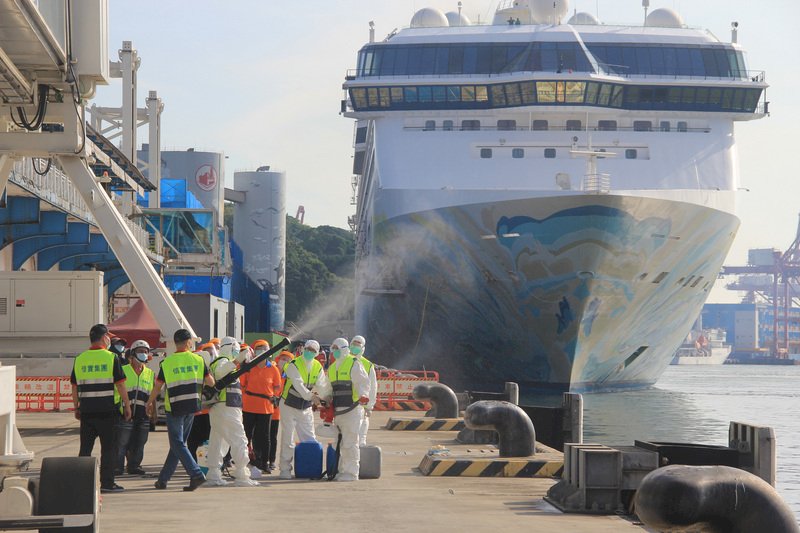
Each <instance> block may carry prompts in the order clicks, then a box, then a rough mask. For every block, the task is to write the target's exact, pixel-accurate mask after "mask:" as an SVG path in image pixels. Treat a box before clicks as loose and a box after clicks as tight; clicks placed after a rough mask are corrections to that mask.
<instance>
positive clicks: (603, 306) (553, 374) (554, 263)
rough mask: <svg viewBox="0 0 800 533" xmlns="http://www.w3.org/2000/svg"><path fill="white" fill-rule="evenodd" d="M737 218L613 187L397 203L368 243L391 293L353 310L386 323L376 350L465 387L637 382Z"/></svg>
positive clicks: (659, 366)
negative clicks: (617, 192)
mask: <svg viewBox="0 0 800 533" xmlns="http://www.w3.org/2000/svg"><path fill="white" fill-rule="evenodd" d="M588 202H591V203H589V204H588V205H581V203H588ZM676 205H680V207H681V210H680V211H677V210H676ZM677 212H680V213H681V216H680V217H678V218H673V217H674V215H675V214H676V213H677ZM511 213H513V215H512V214H511ZM521 213H528V214H521ZM737 224H738V220H736V219H735V217H732V216H727V215H724V214H722V213H720V212H718V211H714V210H711V209H707V208H703V207H699V206H695V207H694V208H692V207H690V206H688V205H687V204H679V203H677V202H672V201H666V200H658V199H647V198H632V197H623V196H614V195H608V196H603V197H597V196H591V197H587V196H586V195H580V196H568V197H559V198H550V199H541V198H539V199H535V200H534V199H531V200H511V201H505V202H487V203H481V204H469V205H462V206H457V207H448V208H441V209H436V210H431V211H423V212H417V213H413V214H410V215H404V216H400V217H397V218H393V219H389V220H387V221H385V222H383V223H382V224H381V229H380V231H381V235H382V236H383V237H384V238H382V239H379V240H378V242H376V248H375V252H376V254H375V255H374V256H373V260H374V258H375V256H378V257H380V258H381V260H380V261H379V262H377V263H376V266H377V267H378V268H376V271H377V272H381V273H383V274H384V276H385V273H386V272H393V273H394V274H395V275H396V277H395V278H393V279H395V282H394V285H393V286H396V287H398V288H399V289H400V290H401V291H402V294H403V296H402V297H394V298H389V297H377V296H376V297H367V298H363V299H362V300H361V302H362V305H360V310H359V314H360V316H363V317H366V319H367V320H368V321H369V323H370V324H372V327H373V328H374V329H375V330H376V332H377V331H380V333H379V334H378V335H380V336H383V337H386V329H385V327H383V326H385V324H386V323H387V321H390V323H392V324H394V325H395V326H396V327H395V329H396V330H397V331H398V332H399V333H398V335H397V336H394V337H392V342H391V343H387V345H386V346H385V348H384V350H385V352H384V353H386V354H387V355H388V354H392V356H391V357H387V359H389V360H398V361H400V362H402V363H413V364H415V365H417V366H415V367H414V368H416V367H421V366H422V365H425V367H426V368H436V369H437V370H439V371H440V372H441V373H442V376H443V379H445V380H446V381H450V382H454V383H457V384H463V385H464V386H466V387H472V386H475V384H477V383H480V384H481V385H480V386H485V385H486V383H487V382H491V383H495V384H502V382H503V381H516V382H518V383H520V384H521V385H523V386H528V388H531V387H533V388H537V387H544V388H549V387H554V388H556V389H560V390H565V389H568V388H570V387H572V388H573V390H575V389H578V388H584V387H583V386H585V387H586V388H591V387H592V386H594V384H596V383H601V384H603V386H604V387H613V386H618V385H619V386H636V385H637V384H638V386H642V385H645V384H650V383H652V382H654V381H655V379H656V378H657V377H658V375H659V374H660V373H661V371H663V368H665V367H666V365H667V364H668V362H669V354H668V352H669V350H670V346H673V345H674V346H675V347H677V345H679V344H680V342H681V341H682V337H683V336H685V332H684V331H683V330H684V329H686V331H688V328H689V327H690V326H691V321H692V320H693V318H692V315H693V314H696V312H699V309H700V306H702V303H703V301H704V300H705V297H706V295H707V290H706V289H707V288H708V284H709V282H710V281H711V280H713V278H714V276H715V274H716V272H717V271H718V268H719V265H720V264H721V262H722V259H723V258H724V255H725V253H726V251H727V249H728V247H729V246H730V242H731V241H732V238H733V236H734V235H735V228H736V226H737ZM398 236H402V238H399V237H398ZM487 236H490V237H487ZM398 243H403V244H404V246H397V244H398ZM689 275H693V276H692V278H689ZM685 279H690V280H692V281H691V283H694V285H691V286H690V287H688V288H684V286H683V284H684V283H685ZM700 280H704V281H705V282H704V283H700ZM662 281H663V282H662ZM695 281H697V283H695ZM395 354H396V355H395ZM406 368H411V367H410V366H406ZM576 383H579V384H582V385H580V386H577V387H576V386H575V384H576ZM617 384H618V385H617Z"/></svg>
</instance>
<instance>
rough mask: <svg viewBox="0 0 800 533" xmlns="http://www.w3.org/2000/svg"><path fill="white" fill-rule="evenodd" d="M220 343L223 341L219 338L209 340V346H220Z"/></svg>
mask: <svg viewBox="0 0 800 533" xmlns="http://www.w3.org/2000/svg"><path fill="white" fill-rule="evenodd" d="M220 342H221V341H220V340H219V339H218V338H217V337H214V338H213V339H208V344H219V343H220Z"/></svg>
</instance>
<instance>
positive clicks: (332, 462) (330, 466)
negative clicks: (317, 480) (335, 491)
mask: <svg viewBox="0 0 800 533" xmlns="http://www.w3.org/2000/svg"><path fill="white" fill-rule="evenodd" d="M337 462H338V461H337V458H336V447H335V446H334V445H333V444H331V443H330V442H329V443H328V447H327V449H326V450H325V471H326V472H328V474H330V473H331V472H333V470H334V469H335V468H336V463H337Z"/></svg>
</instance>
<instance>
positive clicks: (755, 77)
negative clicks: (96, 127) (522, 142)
mask: <svg viewBox="0 0 800 533" xmlns="http://www.w3.org/2000/svg"><path fill="white" fill-rule="evenodd" d="M597 66H598V71H594V70H572V69H565V68H556V69H549V70H515V71H512V72H485V73H480V74H478V73H475V74H464V73H461V74H444V73H441V74H365V73H364V72H362V71H359V70H358V69H348V70H347V71H346V72H345V75H344V79H345V81H355V80H362V81H364V80H398V79H415V80H416V79H423V80H425V79H431V80H437V79H442V80H450V79H458V78H474V77H479V78H518V77H521V76H524V77H529V76H534V75H540V74H546V75H548V76H549V75H551V74H559V75H563V74H568V75H570V76H572V77H579V78H583V77H585V76H587V75H591V74H596V75H601V76H613V77H617V78H627V79H648V80H650V79H668V80H688V81H700V80H708V81H722V80H730V81H750V82H753V83H765V82H766V79H767V74H766V71H764V70H738V71H736V72H734V73H731V74H729V75H728V76H710V75H702V76H700V75H695V74H692V73H691V72H675V73H673V74H645V73H633V72H627V70H628V67H627V66H625V65H614V64H612V63H601V62H598V63H597ZM589 81H591V80H589Z"/></svg>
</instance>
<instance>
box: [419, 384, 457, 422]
mask: <svg viewBox="0 0 800 533" xmlns="http://www.w3.org/2000/svg"><path fill="white" fill-rule="evenodd" d="M413 395H414V399H415V400H427V401H429V402H431V404H433V408H432V409H431V411H429V413H431V412H432V414H431V416H433V417H434V418H458V398H457V397H456V393H455V392H453V389H451V388H450V387H448V386H447V385H445V384H444V383H430V384H426V385H417V386H416V387H414V391H413Z"/></svg>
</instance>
